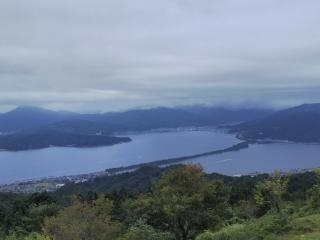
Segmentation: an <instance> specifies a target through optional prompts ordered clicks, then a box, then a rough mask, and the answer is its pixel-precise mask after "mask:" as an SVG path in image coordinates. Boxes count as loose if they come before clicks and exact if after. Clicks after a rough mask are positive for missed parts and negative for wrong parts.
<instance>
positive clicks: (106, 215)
mask: <svg viewBox="0 0 320 240" xmlns="http://www.w3.org/2000/svg"><path fill="white" fill-rule="evenodd" d="M143 174H144V176H146V172H145V170H144V173H143ZM312 174H313V175H310V173H307V174H306V175H303V177H301V176H300V175H291V176H284V175H281V174H280V173H278V172H277V173H275V174H274V175H272V176H270V177H265V176H263V177H261V178H260V177H244V178H230V177H226V178H224V179H223V178H221V176H219V179H220V180H217V179H215V180H212V179H210V176H209V177H208V176H207V175H205V174H204V172H203V171H202V169H201V167H199V166H197V165H189V166H184V167H182V166H180V167H176V168H173V169H171V170H169V171H166V172H165V173H164V174H162V176H161V178H160V179H159V180H158V181H156V182H154V183H153V185H152V186H151V188H150V190H149V191H146V192H144V193H139V194H138V193H129V192H127V191H125V190H121V191H115V192H111V193H110V192H109V193H104V194H101V193H99V194H97V193H95V192H87V194H81V195H78V196H73V197H72V200H71V199H70V200H68V201H63V203H68V202H72V204H67V205H63V204H61V203H59V201H58V200H59V199H56V198H53V197H52V196H50V195H49V194H47V193H41V194H33V195H30V196H22V195H14V194H0V239H1V240H78V239H83V240H113V239H114V240H175V239H176V240H191V239H196V240H289V239H290V240H291V239H293V240H295V239H309V240H311V239H320V187H319V186H320V173H317V172H315V173H312ZM126 176H128V175H126ZM305 176H307V178H306V177H305ZM311 176H314V177H311ZM222 180H224V181H222ZM99 184H100V185H101V182H100V183H99ZM301 186H302V187H301ZM77 188H78V189H79V188H81V185H80V186H77ZM301 189H303V191H304V194H302V193H303V192H302V190H301ZM297 190H298V191H300V192H299V193H298V192H297ZM55 196H56V195H55ZM66 196H67V195H66ZM62 198H63V199H64V200H65V195H64V196H62Z"/></svg>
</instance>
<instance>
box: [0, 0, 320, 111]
mask: <svg viewBox="0 0 320 240" xmlns="http://www.w3.org/2000/svg"><path fill="white" fill-rule="evenodd" d="M319 9H320V2H319V1H316V0H311V1H307V2H303V1H295V0H294V1H289V0H284V1H281V2H280V1H276V0H262V1H258V2H257V1H254V0H243V1H237V0H223V1H222V0H218V1H209V0H199V1H191V0H184V1H183V0H164V1H160V2H159V1H150V0H149V1H146V0H139V1H138V0H137V1H132V0H117V1H114V0H111V1H102V0H97V1H94V2H89V1H84V0H70V1H68V2H65V1H62V0H57V1H48V0H31V1H28V2H25V1H21V0H10V1H6V0H5V1H1V2H0V16H1V21H0V27H1V33H0V53H1V54H0V102H1V104H0V111H1V112H4V111H8V110H10V109H13V108H15V107H16V106H19V105H32V106H37V107H43V108H48V109H53V110H71V111H76V112H97V111H121V110H126V109H132V108H150V107H156V106H168V107H173V106H181V105H194V104H209V105H213V106H226V107H242V106H246V107H261V108H276V109H279V108H285V107H291V106H296V105H299V104H303V103H309V102H320V80H319V79H320V70H319V69H320V68H319V64H320V31H318V23H319V22H320V15H319Z"/></svg>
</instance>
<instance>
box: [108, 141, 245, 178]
mask: <svg viewBox="0 0 320 240" xmlns="http://www.w3.org/2000/svg"><path fill="white" fill-rule="evenodd" d="M248 147H249V142H247V141H245V142H240V143H238V144H235V145H233V146H231V147H228V148H224V149H220V150H214V151H210V152H205V153H199V154H194V155H188V156H182V157H176V158H168V159H162V160H157V161H153V162H147V163H139V164H134V165H130V166H124V167H117V168H108V169H106V172H107V173H108V174H117V173H121V172H125V171H132V170H135V169H137V168H141V167H144V166H162V165H168V164H172V163H178V162H183V161H186V160H190V159H195V158H200V157H205V156H210V155H216V154H221V153H225V152H232V151H238V150H241V149H244V148H248Z"/></svg>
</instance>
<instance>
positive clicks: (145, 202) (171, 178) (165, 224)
mask: <svg viewBox="0 0 320 240" xmlns="http://www.w3.org/2000/svg"><path fill="white" fill-rule="evenodd" d="M228 199H229V189H228V188H226V187H225V186H224V184H223V183H222V182H220V181H208V180H207V179H206V177H205V174H204V172H203V171H202V168H201V167H200V166H197V165H188V166H184V167H179V168H177V169H174V170H171V171H169V172H168V173H165V174H164V175H163V176H162V178H161V179H160V180H159V181H158V182H157V183H156V184H155V185H154V187H153V189H152V192H151V193H150V194H148V195H146V196H144V197H142V198H140V199H138V200H137V201H138V204H137V205H136V206H135V209H140V213H143V216H142V217H144V218H146V219H147V220H148V222H149V223H150V224H151V225H153V226H156V227H159V228H162V229H164V230H169V231H171V232H172V233H174V234H175V237H176V239H181V240H187V239H192V238H194V237H195V236H196V234H197V233H199V232H201V231H203V230H204V229H208V228H212V227H215V226H217V225H218V224H220V223H221V222H222V221H223V218H224V216H225V213H226V209H227V207H228V203H227V202H228ZM141 206H142V207H141ZM138 211H139V210H138ZM137 215H138V216H139V213H137Z"/></svg>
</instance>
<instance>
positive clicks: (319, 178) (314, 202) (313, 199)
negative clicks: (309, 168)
mask: <svg viewBox="0 0 320 240" xmlns="http://www.w3.org/2000/svg"><path fill="white" fill-rule="evenodd" d="M314 173H315V174H316V184H314V185H313V186H312V188H311V189H310V190H309V191H308V192H307V206H308V207H309V208H311V209H320V169H316V170H314Z"/></svg>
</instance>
